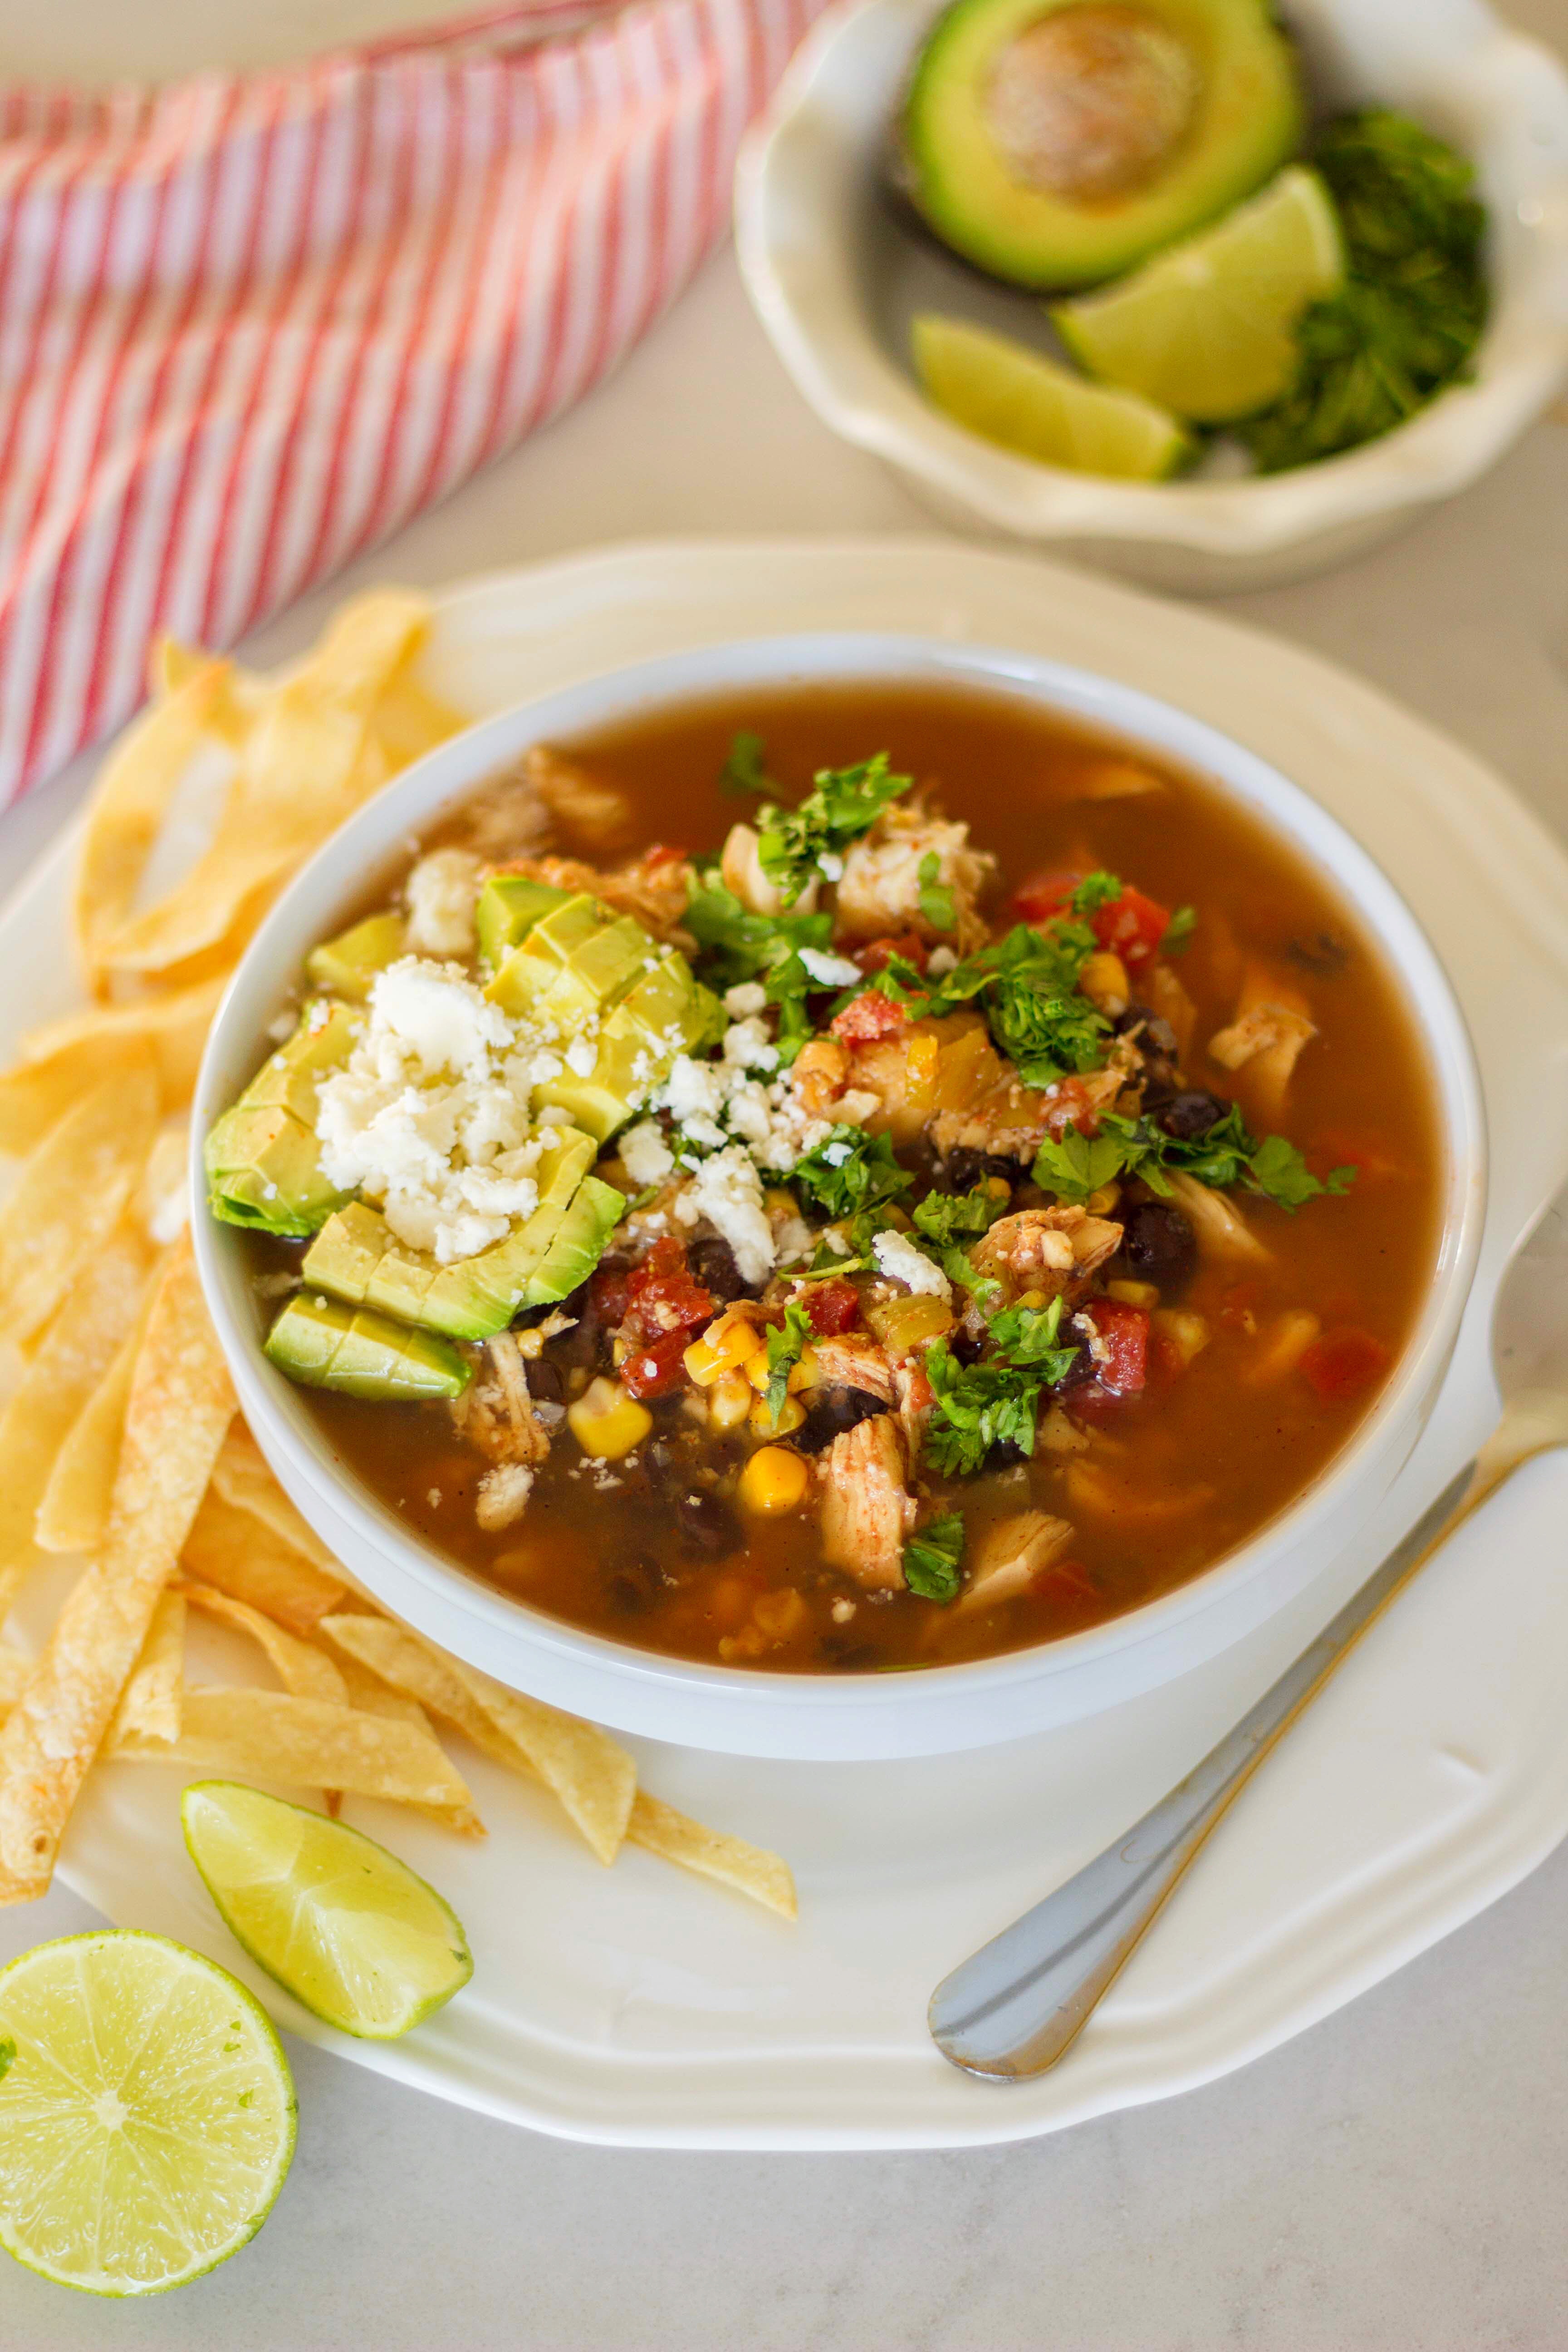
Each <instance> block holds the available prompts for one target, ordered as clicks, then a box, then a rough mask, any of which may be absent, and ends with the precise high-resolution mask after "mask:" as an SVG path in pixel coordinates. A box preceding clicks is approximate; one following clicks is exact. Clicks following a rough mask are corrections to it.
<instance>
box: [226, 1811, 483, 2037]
mask: <svg viewBox="0 0 1568 2352" xmlns="http://www.w3.org/2000/svg"><path fill="white" fill-rule="evenodd" d="M180 1817H181V1819H182V1821H183V1822H184V1828H185V1843H186V1845H187V1846H188V1847H189V1849H190V1854H191V1860H192V1861H193V1862H194V1863H195V1865H196V1868H197V1869H198V1870H199V1871H200V1872H201V1874H202V1876H203V1878H204V1879H205V1882H206V1887H207V1892H208V1893H209V1894H210V1895H211V1896H212V1898H213V1901H214V1902H215V1903H216V1905H217V1907H218V1909H219V1910H220V1911H221V1912H222V1914H223V1917H224V1924H225V1926H226V1927H227V1928H228V1929H229V1931H230V1933H231V1934H232V1935H233V1936H234V1937H235V1938H236V1940H237V1942H238V1943H240V1944H242V1945H243V1946H244V1948H245V1949H246V1950H247V1952H248V1953H249V1954H250V1957H251V1958H252V1959H253V1960H255V1961H257V1962H258V1963H259V1965H260V1966H261V1967H262V1968H264V1969H266V1970H267V1972H268V1975H269V1976H274V1977H276V1978H277V1979H278V1981H279V1984H280V1985H282V1986H283V1988H284V1989H285V1990H286V1991H288V1992H291V1993H292V1994H293V1996H294V1998H295V2000H298V2001H300V2002H302V2003H303V2005H304V2007H305V2008H306V2009H308V2010H310V2012H311V2014H312V2015H313V2016H315V2017H319V2018H321V2019H322V2020H323V2021H324V2022H325V2023H326V2024H328V2025H335V2026H337V2027H339V2028H340V2029H341V2031H342V2032H344V2033H354V2034H358V2035H359V2036H360V2038H361V2039H362V2040H364V2041H371V2042H390V2041H392V2040H394V2039H395V2036H396V2035H398V2034H400V2033H406V2032H408V2029H409V2027H410V2026H413V2025H417V2024H418V2023H419V2021H420V2020H421V2018H426V2017H428V2016H429V2015H430V2014H431V2012H432V2011H434V2010H437V2009H439V2008H440V2007H441V2004H442V2002H443V2001H447V2000H451V1998H452V1995H453V1994H454V1993H455V1992H457V1991H458V1990H460V1989H461V1987H462V1986H464V1985H466V1984H467V1983H468V1979H469V1978H470V1977H471V1976H472V1975H473V1973H474V1963H473V1960H472V1958H470V1957H469V1953H468V1939H467V1937H465V1936H464V1934H463V1930H462V1927H461V1925H460V1924H459V1922H458V1917H457V1915H456V1913H455V1912H454V1911H453V1910H452V1908H451V1906H450V1905H448V1904H446V1903H443V1902H442V1900H441V1897H440V1896H439V1895H437V1892H436V1890H435V1888H434V1887H433V1886H427V1885H426V1883H425V1881H424V1880H423V1879H422V1878H418V1877H416V1875H415V1874H414V1872H413V1871H411V1870H410V1869H409V1867H408V1865H407V1864H406V1863H402V1862H399V1861H398V1859H397V1856H396V1855H395V1853H388V1852H387V1850H386V1848H385V1847H384V1845H377V1844H376V1843H375V1840H374V1838H367V1837H363V1836H362V1835H361V1833H360V1832H359V1831H358V1830H351V1829H349V1828H348V1827H347V1826H346V1824H345V1823H343V1822H332V1821H329V1820H328V1819H327V1817H326V1815H325V1814H324V1813H312V1812H310V1811H308V1810H307V1809H306V1807H305V1806H303V1805H290V1804H287V1803H285V1801H284V1800H283V1799H282V1798H281V1797H264V1796H263V1795H262V1793H261V1791H260V1790H258V1789H247V1788H243V1787H241V1785H240V1784H239V1782H238V1781H237V1780H197V1781H195V1782H194V1783H193V1784H192V1786H191V1787H190V1788H188V1789H187V1790H185V1793H184V1797H183V1798H182V1800H181V1802H180Z"/></svg>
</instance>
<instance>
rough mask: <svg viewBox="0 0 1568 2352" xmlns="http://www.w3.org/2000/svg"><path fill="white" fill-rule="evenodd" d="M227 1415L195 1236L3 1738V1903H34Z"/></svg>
mask: <svg viewBox="0 0 1568 2352" xmlns="http://www.w3.org/2000/svg"><path fill="white" fill-rule="evenodd" d="M234 1409H235V1401H234V1391H233V1389H232V1388H231V1386H230V1385H229V1378H228V1370H227V1368H226V1365H225V1363H224V1360H223V1354H222V1351H221V1349H219V1347H218V1343H217V1337H216V1333H215V1332H214V1330H213V1328H212V1325H211V1323H210V1322H209V1320H208V1318H207V1311H206V1307H205V1304H204V1303H203V1299H202V1294H201V1287H200V1285H199V1284H198V1282H197V1280H196V1270H195V1264H194V1262H193V1260H192V1256H191V1250H190V1244H189V1242H188V1241H186V1242H182V1243H180V1244H178V1245H177V1246H176V1247H175V1248H174V1249H173V1250H171V1252H170V1253H169V1256H168V1259H167V1261H166V1263H165V1265H164V1267H163V1273H162V1275H161V1276H160V1277H159V1281H158V1287H157V1291H156V1294H155V1296H154V1297H153V1306H152V1310H151V1312H150V1314H149V1316H148V1318H147V1334H146V1337H145V1339H143V1341H142V1348H141V1351H140V1353H139V1355H138V1357H137V1360H136V1370H135V1374H134V1376H133V1378H132V1387H131V1402H130V1404H129V1406H128V1407H127V1409H126V1415H125V1436H124V1441H123V1443H122V1444H121V1453H120V1467H119V1469H118V1471H117V1473H116V1475H115V1480H114V1497H113V1502H112V1505H111V1507H110V1517H109V1530H108V1533H107V1535H106V1537H105V1538H104V1545H103V1549H102V1552H101V1553H100V1556H99V1558H98V1559H96V1560H95V1561H94V1562H93V1564H92V1565H91V1566H90V1567H89V1568H88V1569H87V1570H85V1571H84V1572H83V1574H82V1576H81V1578H80V1579H79V1581H78V1583H77V1584H76V1586H75V1588H74V1589H73V1591H71V1593H70V1594H69V1596H68V1599H67V1601H66V1603H65V1606H64V1608H63V1609H62V1610H61V1611H60V1613H59V1617H58V1621H57V1622H56V1625H55V1629H54V1632H53V1633H52V1634H51V1635H50V1637H49V1642H48V1646H47V1648H46V1649H45V1651H44V1652H43V1654H42V1655H41V1656H40V1658H39V1659H38V1661H37V1665H36V1666H35V1667H34V1669H33V1672H32V1673H31V1675H29V1676H28V1678H27V1684H26V1689H25V1690H24V1691H23V1693H22V1696H21V1697H20V1698H19V1699H18V1701H17V1702H16V1706H15V1707H14V1708H13V1710H12V1712H11V1715H10V1717H9V1718H8V1719H7V1721H6V1724H5V1729H4V1731H0V1901H5V1902H13V1903H15V1902H24V1901H26V1900H27V1899H28V1898H29V1897H31V1896H32V1895H41V1894H42V1893H43V1891H44V1889H45V1888H46V1887H47V1885H48V1883H49V1879H50V1876H51V1874H52V1873H53V1870H54V1864H55V1856H56V1854H57V1853H58V1849H59V1842H60V1836H61V1833H62V1832H63V1831H64V1829H65V1825H66V1822H67V1820H68V1817H69V1814H70V1810H71V1807H72V1805H73V1804H74V1803H75V1802H76V1797H77V1791H78V1790H79V1788H80V1787H81V1784H82V1780H83V1779H84V1778H85V1777H86V1774H87V1770H88V1768H89V1765H90V1764H91V1762H92V1759H93V1757H94V1756H95V1755H96V1753H97V1752H98V1748H99V1745H100V1741H101V1740H102V1738H103V1736H104V1733H105V1732H106V1731H107V1729H108V1728H109V1726H110V1722H111V1721H112V1719H113V1716H114V1710H115V1708H116V1706H118V1705H119V1703H120V1694H121V1691H122V1690H123V1689H124V1687H125V1685H126V1682H127V1681H128V1680H129V1678H130V1675H131V1673H132V1669H133V1667H134V1666H135V1664H136V1661H137V1658H138V1657H139V1655H140V1654H141V1650H142V1643H144V1642H145V1640H146V1638H147V1633H148V1630H149V1628H150V1626H151V1625H152V1622H153V1611H154V1610H155V1609H156V1608H157V1605H158V1598H159V1595H160V1594H161V1593H162V1591H163V1587H164V1585H165V1584H166V1583H167V1581H168V1580H169V1577H170V1575H171V1573H172V1571H173V1570H174V1563H175V1561H176V1560H177V1559H179V1556H180V1553H181V1551H182V1549H184V1541H185V1538H186V1536H187V1535H188V1534H189V1533H190V1528H191V1523H192V1521H193V1520H194V1519H195V1515H196V1508H197V1506H198V1504H199V1503H200V1501H201V1497H202V1496H203V1495H204V1493H205V1491H206V1485H207V1481H208V1479H209V1478H210V1477H211V1475H212V1465H213V1463H214V1461H215V1459H216V1454H217V1450H218V1447H219V1446H220V1445H221V1444H222V1443H223V1435H224V1432H225V1430H226V1428H227V1427H228V1424H229V1421H230V1419H231V1417H232V1416H233V1413H234Z"/></svg>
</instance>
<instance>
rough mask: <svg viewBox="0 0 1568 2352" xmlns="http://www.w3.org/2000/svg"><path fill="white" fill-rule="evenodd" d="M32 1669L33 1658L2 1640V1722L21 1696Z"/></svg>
mask: <svg viewBox="0 0 1568 2352" xmlns="http://www.w3.org/2000/svg"><path fill="white" fill-rule="evenodd" d="M32 1671H33V1661H32V1660H31V1658H28V1657H25V1656H24V1655H23V1654H22V1652H21V1651H20V1650H13V1649H11V1648H9V1647H8V1646H7V1645H6V1643H4V1642H0V1723H4V1722H5V1717H7V1716H8V1715H9V1713H10V1712H11V1709H12V1708H13V1707H14V1706H16V1701H17V1700H18V1699H19V1698H20V1697H21V1696H22V1691H23V1687H24V1685H25V1684H26V1679H27V1676H28V1675H30V1674H31V1673H32Z"/></svg>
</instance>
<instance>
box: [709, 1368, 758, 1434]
mask: <svg viewBox="0 0 1568 2352" xmlns="http://www.w3.org/2000/svg"><path fill="white" fill-rule="evenodd" d="M754 1402H756V1400H755V1398H754V1397H753V1395H752V1383H751V1381H749V1380H748V1379H747V1378H746V1376H745V1374H744V1372H733V1371H731V1372H726V1373H724V1375H723V1377H722V1378H721V1379H720V1380H717V1381H714V1383H713V1385H712V1387H711V1388H710V1390H709V1391H708V1418H709V1420H710V1422H711V1423H712V1424H713V1426H714V1428H715V1429H738V1428H739V1427H740V1425H741V1423H742V1422H743V1421H744V1420H745V1418H746V1415H747V1414H748V1413H749V1412H751V1410H752V1405H753V1403H754Z"/></svg>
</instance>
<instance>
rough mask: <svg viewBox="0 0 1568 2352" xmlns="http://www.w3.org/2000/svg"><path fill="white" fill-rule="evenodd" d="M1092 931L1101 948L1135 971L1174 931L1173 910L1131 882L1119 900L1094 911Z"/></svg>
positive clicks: (1091, 921) (1090, 924)
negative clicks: (1134, 886)
mask: <svg viewBox="0 0 1568 2352" xmlns="http://www.w3.org/2000/svg"><path fill="white" fill-rule="evenodd" d="M1170 928H1171V910H1170V908H1169V907H1162V906H1161V904H1160V902H1159V900H1158V899H1157V898H1145V897H1144V895H1143V893H1142V890H1135V889H1134V888H1133V887H1132V885H1131V882H1129V883H1128V884H1127V885H1126V886H1125V887H1124V888H1123V890H1122V893H1121V898H1113V899H1112V900H1111V901H1110V905H1109V906H1108V907H1097V908H1095V910H1094V912H1093V914H1092V915H1091V916H1090V917H1089V929H1090V930H1091V931H1092V932H1093V933H1094V936H1095V938H1096V939H1097V940H1099V941H1100V946H1101V947H1102V948H1105V949H1107V950H1109V951H1110V954H1112V955H1119V956H1120V957H1121V961H1122V962H1123V963H1124V964H1125V965H1126V966H1127V969H1128V971H1136V970H1137V969H1138V966H1139V965H1140V964H1142V963H1147V962H1148V961H1149V960H1150V958H1151V957H1152V956H1153V955H1155V954H1156V953H1157V952H1158V950H1159V946H1160V942H1161V940H1163V938H1164V936H1165V933H1166V932H1167V931H1168V930H1169V929H1170Z"/></svg>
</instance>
